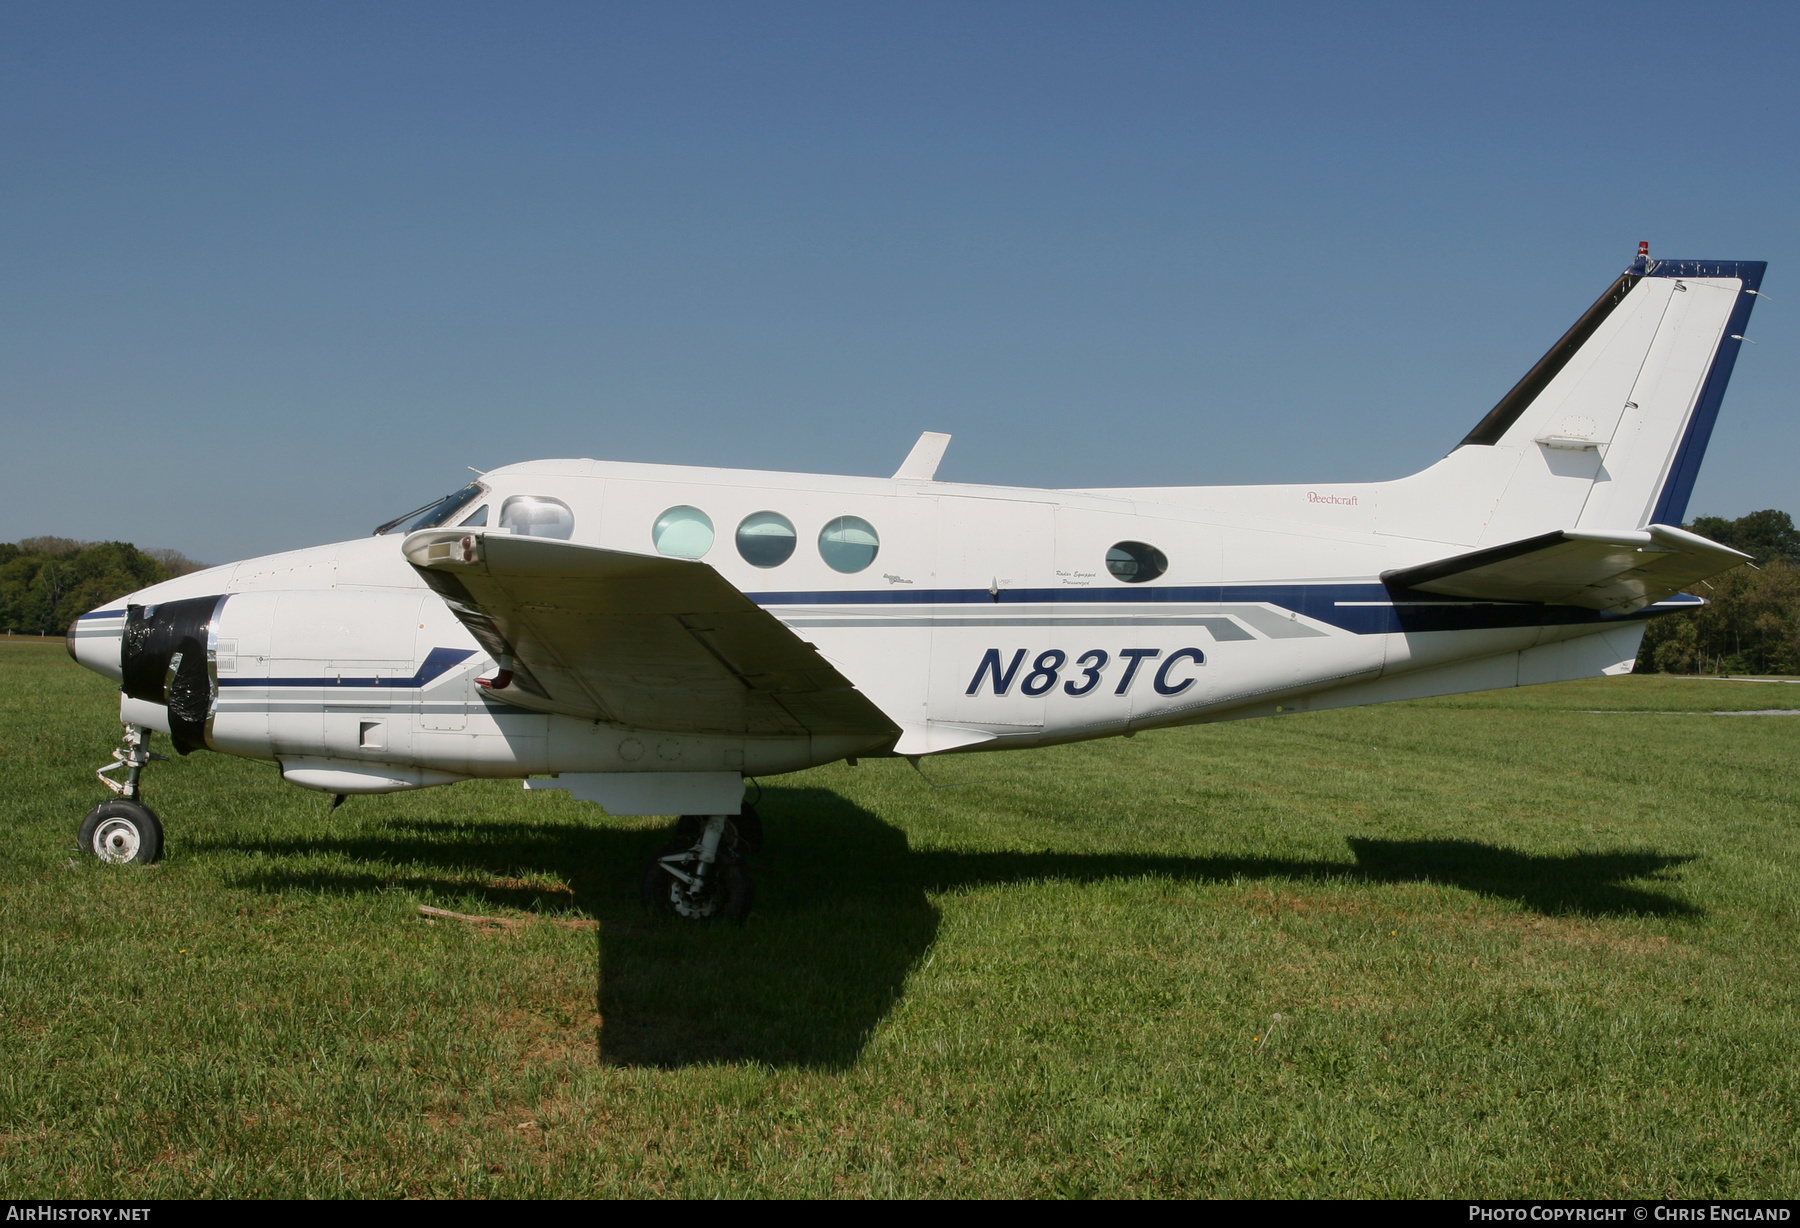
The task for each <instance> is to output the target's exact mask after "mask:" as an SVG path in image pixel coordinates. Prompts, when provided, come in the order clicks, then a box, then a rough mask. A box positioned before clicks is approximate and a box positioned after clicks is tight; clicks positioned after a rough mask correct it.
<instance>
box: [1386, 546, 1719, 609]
mask: <svg viewBox="0 0 1800 1228" xmlns="http://www.w3.org/2000/svg"><path fill="white" fill-rule="evenodd" d="M1749 557H1750V556H1749V555H1747V554H1744V553H1742V552H1740V551H1737V550H1733V549H1731V548H1730V547H1729V546H1721V545H1719V544H1718V543H1717V542H1713V541H1708V540H1707V539H1706V538H1704V537H1701V536H1699V535H1698V534H1694V533H1689V532H1688V531H1687V530H1686V529H1677V528H1674V527H1672V526H1670V525H1664V524H1653V525H1651V526H1650V527H1649V528H1647V529H1620V530H1614V531H1610V532H1596V531H1591V530H1587V529H1561V530H1558V531H1557V532H1554V533H1545V534H1543V535H1542V536H1539V537H1528V538H1525V539H1524V540H1522V541H1516V542H1508V543H1507V544H1505V545H1503V546H1490V547H1488V548H1487V549H1484V550H1475V551H1471V552H1470V553H1468V554H1459V555H1454V556H1452V557H1450V558H1447V559H1439V560H1438V561H1437V562H1435V563H1425V564H1423V565H1421V566H1418V567H1405V568H1401V569H1399V570H1396V571H1385V572H1383V573H1382V574H1381V579H1382V582H1383V583H1384V584H1386V585H1387V586H1388V587H1390V588H1403V589H1410V590H1412V591H1414V592H1421V593H1441V594H1444V595H1446V596H1451V597H1470V598H1476V599H1480V600H1490V601H1533V602H1542V603H1544V604H1546V605H1572V606H1578V607H1581V608H1583V609H1589V610H1608V611H1612V612H1614V613H1630V612H1632V611H1635V610H1641V609H1643V608H1644V607H1645V606H1648V605H1653V604H1655V603H1656V602H1658V601H1661V600H1662V599H1663V598H1665V597H1668V596H1671V595H1673V594H1675V593H1678V592H1680V591H1681V590H1682V588H1684V587H1685V586H1687V585H1689V584H1694V583H1697V582H1698V581H1701V580H1705V579H1707V578H1709V577H1711V576H1716V575H1718V574H1719V573H1720V572H1722V571H1729V570H1731V569H1732V568H1733V567H1736V566H1737V565H1738V564H1739V563H1742V562H1744V561H1745V560H1746V559H1748V558H1749Z"/></svg>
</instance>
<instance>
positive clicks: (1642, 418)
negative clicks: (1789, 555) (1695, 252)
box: [1379, 254, 1767, 545]
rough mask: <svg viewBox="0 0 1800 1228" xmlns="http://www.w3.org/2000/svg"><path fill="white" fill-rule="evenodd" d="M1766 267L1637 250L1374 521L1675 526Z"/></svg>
mask: <svg viewBox="0 0 1800 1228" xmlns="http://www.w3.org/2000/svg"><path fill="white" fill-rule="evenodd" d="M1766 267H1767V266H1766V265H1764V264H1763V263H1762V262H1760V261H1730V260H1661V261H1653V260H1650V259H1649V258H1648V257H1647V256H1646V255H1642V254H1640V256H1639V259H1638V260H1636V261H1635V262H1633V264H1632V265H1631V267H1630V268H1628V269H1627V270H1626V271H1625V272H1624V273H1623V274H1621V275H1620V276H1619V277H1618V279H1617V280H1615V281H1614V282H1613V284H1612V285H1611V286H1609V287H1608V288H1607V290H1606V292H1605V293H1604V294H1602V295H1601V296H1600V298H1599V299H1598V300H1597V301H1596V302H1595V303H1594V305H1593V306H1592V307H1590V308H1588V310H1587V311H1586V312H1585V313H1583V314H1582V316H1581V318H1580V319H1579V320H1577V321H1576V322H1575V325H1574V327H1572V328H1570V329H1569V331H1568V332H1567V333H1565V334H1563V336H1562V338H1561V339H1559V340H1558V341H1557V343H1556V344H1555V345H1554V346H1552V347H1551V348H1550V350H1549V352H1548V353H1546V354H1545V355H1544V356H1543V358H1541V359H1539V360H1538V362H1537V363H1536V365H1534V366H1533V367H1532V368H1531V370H1530V371H1528V372H1526V374H1525V376H1524V378H1523V379H1521V380H1520V381H1519V382H1518V383H1517V384H1516V385H1514V387H1513V388H1512V390H1511V391H1510V392H1508V393H1507V394H1506V396H1504V397H1502V398H1501V399H1500V402H1499V403H1498V404H1497V405H1495V406H1494V408H1493V409H1492V410H1490V411H1488V413H1487V415H1486V416H1485V417H1483V418H1482V420H1481V421H1480V422H1479V423H1477V424H1476V426H1475V429H1474V430H1472V431H1470V432H1469V434H1468V435H1467V436H1466V437H1465V438H1464V439H1463V441H1462V444H1461V445H1460V446H1459V447H1458V448H1457V449H1456V451H1454V452H1452V453H1451V454H1450V455H1449V456H1448V457H1446V458H1445V459H1444V460H1442V461H1440V462H1439V463H1438V464H1436V465H1434V466H1432V467H1431V468H1430V469H1427V470H1425V471H1424V472H1422V473H1418V474H1414V475H1413V476H1412V477H1410V478H1405V479H1402V480H1401V481H1398V482H1393V483H1390V484H1389V486H1388V489H1387V490H1386V491H1384V492H1383V495H1382V499H1381V512H1380V515H1379V531H1381V532H1383V533H1391V534H1396V535H1403V536H1416V537H1423V538H1433V539H1439V540H1450V539H1455V540H1466V541H1468V542H1469V543H1470V544H1478V545H1489V544H1494V543H1499V542H1508V541H1517V540H1521V539H1524V538H1527V537H1531V536H1534V535H1536V534H1539V533H1545V532H1550V531H1552V530H1556V529H1562V528H1577V527H1579V528H1582V529H1627V528H1629V529H1635V528H1641V527H1643V526H1645V525H1648V524H1671V525H1679V524H1680V523H1681V518H1682V517H1683V516H1684V515H1685V514H1686V512H1687V502H1688V497H1689V496H1690V495H1691V494H1692V493H1693V489H1694V480H1695V478H1696V477H1697V476H1698V475H1699V470H1700V460H1701V457H1702V456H1703V455H1704V454H1705V452H1706V445H1707V442H1708V440H1709V439H1710V438H1711V436H1712V429H1713V423H1714V422H1715V421H1716V419H1717V417H1718V413H1719V405H1720V403H1721V401H1722V400H1723V399H1724V396H1725V385H1726V384H1727V382H1728V381H1729V380H1730V378H1731V370H1732V366H1733V364H1734V363H1735V362H1736V361H1737V354H1738V350H1739V348H1740V347H1741V345H1742V343H1743V334H1744V328H1745V326H1746V325H1747V324H1748V322H1749V318H1750V308H1751V304H1752V303H1753V301H1754V297H1755V295H1756V294H1757V293H1758V290H1759V288H1760V286H1761V284H1762V276H1763V270H1764V269H1765V268H1766ZM1464 513H1467V514H1466V515H1465V514H1464ZM1445 524H1458V525H1460V526H1463V527H1461V528H1460V529H1459V530H1457V531H1456V533H1455V534H1454V537H1451V536H1449V535H1446V534H1445V532H1444V531H1443V530H1442V528H1441V527H1440V526H1443V525H1445Z"/></svg>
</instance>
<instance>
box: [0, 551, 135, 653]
mask: <svg viewBox="0 0 1800 1228" xmlns="http://www.w3.org/2000/svg"><path fill="white" fill-rule="evenodd" d="M169 575H170V572H169V569H168V568H167V567H165V566H163V564H161V563H159V562H157V561H156V560H155V559H153V558H151V557H150V556H149V555H147V554H145V553H144V552H143V551H141V550H139V549H138V548H137V547H136V546H133V545H131V544H129V543H127V542H78V541H71V540H70V539H68V538H66V537H28V538H26V539H25V540H23V541H21V542H17V543H12V542H4V543H0V631H12V632H15V633H23V634H25V635H60V634H62V632H63V631H64V630H66V629H67V628H68V626H69V624H70V623H71V622H73V621H74V620H75V617H76V616H77V615H79V614H83V613H85V612H87V611H88V610H91V609H93V608H94V607H95V606H99V605H105V604H106V603H107V602H109V601H112V600H115V599H117V598H119V597H123V596H125V595H126V594H127V593H133V592H136V591H137V590H138V589H140V588H144V587H146V586H148V585H151V584H155V583H157V582H158V581H161V580H167V579H168V578H169Z"/></svg>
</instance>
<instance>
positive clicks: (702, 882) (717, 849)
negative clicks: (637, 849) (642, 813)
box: [642, 807, 761, 921]
mask: <svg viewBox="0 0 1800 1228" xmlns="http://www.w3.org/2000/svg"><path fill="white" fill-rule="evenodd" d="M746 810H748V808H747V807H746ZM751 813H752V817H754V812H751ZM740 817H742V816H740ZM760 826H761V825H760V823H758V829H759V830H758V834H759V835H760ZM676 831H677V833H678V835H679V836H680V837H681V838H679V839H677V840H676V841H675V843H673V844H670V845H668V846H667V847H665V848H664V849H662V850H661V851H660V852H659V853H657V855H656V856H655V857H653V858H651V859H650V864H649V865H647V866H645V867H644V876H643V882H642V892H643V901H644V907H645V908H648V909H649V910H650V911H652V912H656V913H662V914H665V915H667V914H670V913H672V914H674V915H675V916H678V917H683V918H686V919H687V920H690V921H706V920H712V919H715V918H719V919H726V918H728V919H730V920H732V921H742V920H743V919H744V918H745V917H747V916H749V915H750V906H751V904H752V903H753V902H754V901H755V896H756V888H755V885H754V884H753V883H752V882H751V881H750V871H749V870H748V869H747V868H746V867H745V864H744V861H745V858H746V856H747V855H748V853H749V848H748V847H747V845H748V842H747V841H746V840H744V839H743V838H742V837H741V836H740V835H739V830H738V826H737V824H736V823H734V822H733V821H732V819H731V817H730V816H728V815H723V814H709V815H683V816H682V817H681V826H680V827H678V828H677V829H676Z"/></svg>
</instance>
